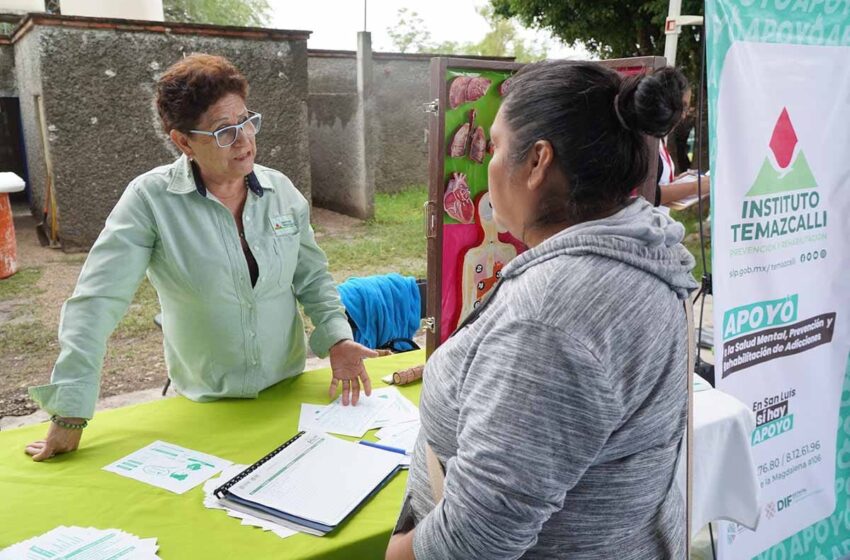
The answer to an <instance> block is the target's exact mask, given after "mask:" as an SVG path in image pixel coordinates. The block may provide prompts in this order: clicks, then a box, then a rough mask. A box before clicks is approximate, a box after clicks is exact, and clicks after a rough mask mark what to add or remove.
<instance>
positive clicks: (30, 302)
mask: <svg viewBox="0 0 850 560" xmlns="http://www.w3.org/2000/svg"><path fill="white" fill-rule="evenodd" d="M313 222H314V224H315V226H316V237H317V239H318V240H319V242H321V239H322V238H323V237H325V236H337V235H340V236H346V235H351V234H353V233H355V232H356V231H357V230H358V228H360V227H362V222H361V221H359V220H356V219H354V218H350V217H348V216H344V215H341V214H337V213H335V212H331V211H328V210H323V209H320V208H315V209H314V210H313ZM15 231H16V236H17V240H18V265H19V268H20V269H32V268H39V269H41V271H42V274H41V276H40V278H39V279H38V280H37V282H35V283H34V285H33V286H32V287H31V289H28V290H26V292H25V293H23V294H20V295H18V296H16V297H14V298H12V299H7V300H3V301H0V329H2V328H4V327H5V328H9V327H15V326H18V327H19V329H18V330H19V331H20V330H23V331H24V333H23V334H22V335H21V336H23V337H25V339H26V341H25V342H24V341H21V342H24V343H23V344H16V343H10V342H9V341H6V342H5V343H4V342H3V340H2V339H0V345H3V346H5V347H3V348H0V417H4V416H23V415H27V414H30V413H32V412H34V411H35V410H37V406H36V405H35V403H34V402H32V400H30V398H29V397H28V395H27V388H28V387H30V386H33V385H40V384H44V383H48V382H49V381H50V372H51V369H52V367H53V363H54V361H55V360H56V357H57V355H58V352H59V347H58V343H57V340H56V332H57V330H58V325H59V311H60V309H61V307H62V303H63V302H64V301H65V299H67V298H68V297H69V296H70V295H71V293H72V292H73V290H74V285H75V283H76V281H77V277H78V276H79V273H80V269H81V268H82V265H83V262H84V260H85V255H83V254H70V255H69V254H65V253H63V252H62V251H61V250H57V249H50V248H48V247H42V246H41V245H40V244H39V242H38V237H37V235H36V231H35V220H34V219H33V218H32V217H31V216H30V215H29V213H28V210H27V209H26V208H16V209H15ZM32 330H38V331H40V332H39V333H34V332H32ZM30 337H32V338H33V339H34V340H35V341H37V342H32V343H30V342H29V338H30ZM165 381H166V369H165V361H164V358H163V353H162V335H161V333H160V332H159V330H158V329H157V328H156V327H155V326H153V317H152V316H151V323H150V327H149V328H142V329H138V328H137V329H133V330H132V336H128V335H126V334H124V335H122V333H121V332H120V331H119V332H117V333H116V334H115V335H113V337H112V339H111V340H110V342H109V344H108V350H107V355H106V358H105V360H104V367H103V379H102V384H101V393H100V397H101V398H104V397H110V396H113V395H119V394H124V393H129V392H134V391H139V390H142V389H151V388H156V387H161V386H162V385H163V384H164V383H165Z"/></svg>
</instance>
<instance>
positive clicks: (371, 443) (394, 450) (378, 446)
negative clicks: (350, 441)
mask: <svg viewBox="0 0 850 560" xmlns="http://www.w3.org/2000/svg"><path fill="white" fill-rule="evenodd" d="M357 443H359V444H360V445H365V446H367V447H374V448H375V449H383V450H384V451H391V452H392V453H399V454H401V455H407V451H405V450H404V449H399V448H398V447H390V446H389V445H381V444H380V443H375V442H374V441H366V440H364V439H361V440H360V441H358V442H357Z"/></svg>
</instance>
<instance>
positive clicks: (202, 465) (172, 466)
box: [103, 440, 231, 494]
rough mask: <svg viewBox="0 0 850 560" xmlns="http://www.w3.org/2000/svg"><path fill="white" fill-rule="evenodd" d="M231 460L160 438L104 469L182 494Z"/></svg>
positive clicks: (215, 472) (217, 471) (228, 463)
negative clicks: (160, 439)
mask: <svg viewBox="0 0 850 560" xmlns="http://www.w3.org/2000/svg"><path fill="white" fill-rule="evenodd" d="M230 464H231V462H230V461H227V460H225V459H220V458H218V457H214V456H212V455H207V454H206V453H201V452H200V451H193V450H191V449H186V448H185V447H180V446H179V445H173V444H170V443H166V442H164V441H159V440H157V441H155V442H153V443H151V444H150V445H146V446H145V447H143V448H141V449H139V450H138V451H134V452H133V453H131V454H129V455H127V456H126V457H122V458H121V459H118V460H117V461H115V462H114V463H112V464H110V465H106V466H105V467H103V470H105V471H109V472H114V473H115V474H120V475H121V476H126V477H127V478H132V479H134V480H138V481H139V482H144V483H146V484H151V485H153V486H158V487H160V488H165V489H166V490H168V491H170V492H174V493H175V494H182V493H184V492H186V491H188V490H191V489H192V488H194V487H195V486H197V485H199V484H201V483H202V482H204V481H205V480H206V479H208V478H210V477H211V476H213V475H215V474H218V473H219V472H221V470H222V469H223V468H224V467H226V466H228V465H230Z"/></svg>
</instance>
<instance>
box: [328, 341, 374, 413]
mask: <svg viewBox="0 0 850 560" xmlns="http://www.w3.org/2000/svg"><path fill="white" fill-rule="evenodd" d="M377 356H378V353H377V352H375V351H374V350H370V349H369V348H366V347H365V346H363V345H361V344H357V343H356V342H354V341H353V340H340V341H339V342H337V343H336V344H334V345H333V346H331V349H330V357H331V375H333V378H332V379H331V386H330V390H329V391H328V394H329V395H330V397H331V398H332V399H333V398H334V397H336V392H337V389H338V387H339V383H340V381H341V382H342V404H343V405H348V403H349V402H350V403H351V404H352V405H355V404H357V401H358V400H359V399H360V385H361V383H362V385H363V390H364V391H365V392H366V396H369V395H371V394H372V382H371V381H369V374H368V373H366V367H365V366H364V365H363V360H364V359H365V358H375V357H377Z"/></svg>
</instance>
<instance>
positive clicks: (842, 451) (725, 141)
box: [706, 0, 850, 560]
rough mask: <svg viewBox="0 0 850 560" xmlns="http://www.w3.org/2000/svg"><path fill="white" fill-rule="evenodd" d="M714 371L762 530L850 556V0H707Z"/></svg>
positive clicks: (809, 551)
mask: <svg viewBox="0 0 850 560" xmlns="http://www.w3.org/2000/svg"><path fill="white" fill-rule="evenodd" d="M706 34H707V48H708V95H709V123H710V138H711V158H712V161H711V173H712V185H711V190H712V192H711V217H712V230H711V231H712V251H713V263H712V264H713V267H712V271H713V282H714V323H715V336H714V340H715V353H716V364H715V376H716V380H717V386H718V388H719V389H722V390H723V391H726V392H728V393H730V394H732V395H734V396H736V397H737V398H739V399H740V400H742V401H743V402H744V403H745V404H747V405H748V406H750V407H751V408H752V410H753V412H754V414H755V416H756V429H755V431H754V432H753V434H752V439H751V444H752V446H753V453H754V456H755V459H756V462H757V471H758V477H759V481H760V484H761V488H762V498H763V501H764V507H763V509H762V513H761V519H760V522H759V526H758V529H757V530H756V531H750V530H749V529H745V528H743V527H740V526H738V525H736V524H734V523H729V522H724V523H722V524H721V527H720V531H719V534H718V539H719V553H720V558H722V559H736V560H737V559H749V558H758V559H760V560H761V559H765V560H767V559H769V560H774V559H789V560H790V559H795V558H812V559H818V560H820V559H837V558H847V557H849V556H850V503H848V494H850V386H848V385H847V383H848V382H850V363H848V351H850V330H848V315H849V314H850V1H848V0H707V1H706Z"/></svg>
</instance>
